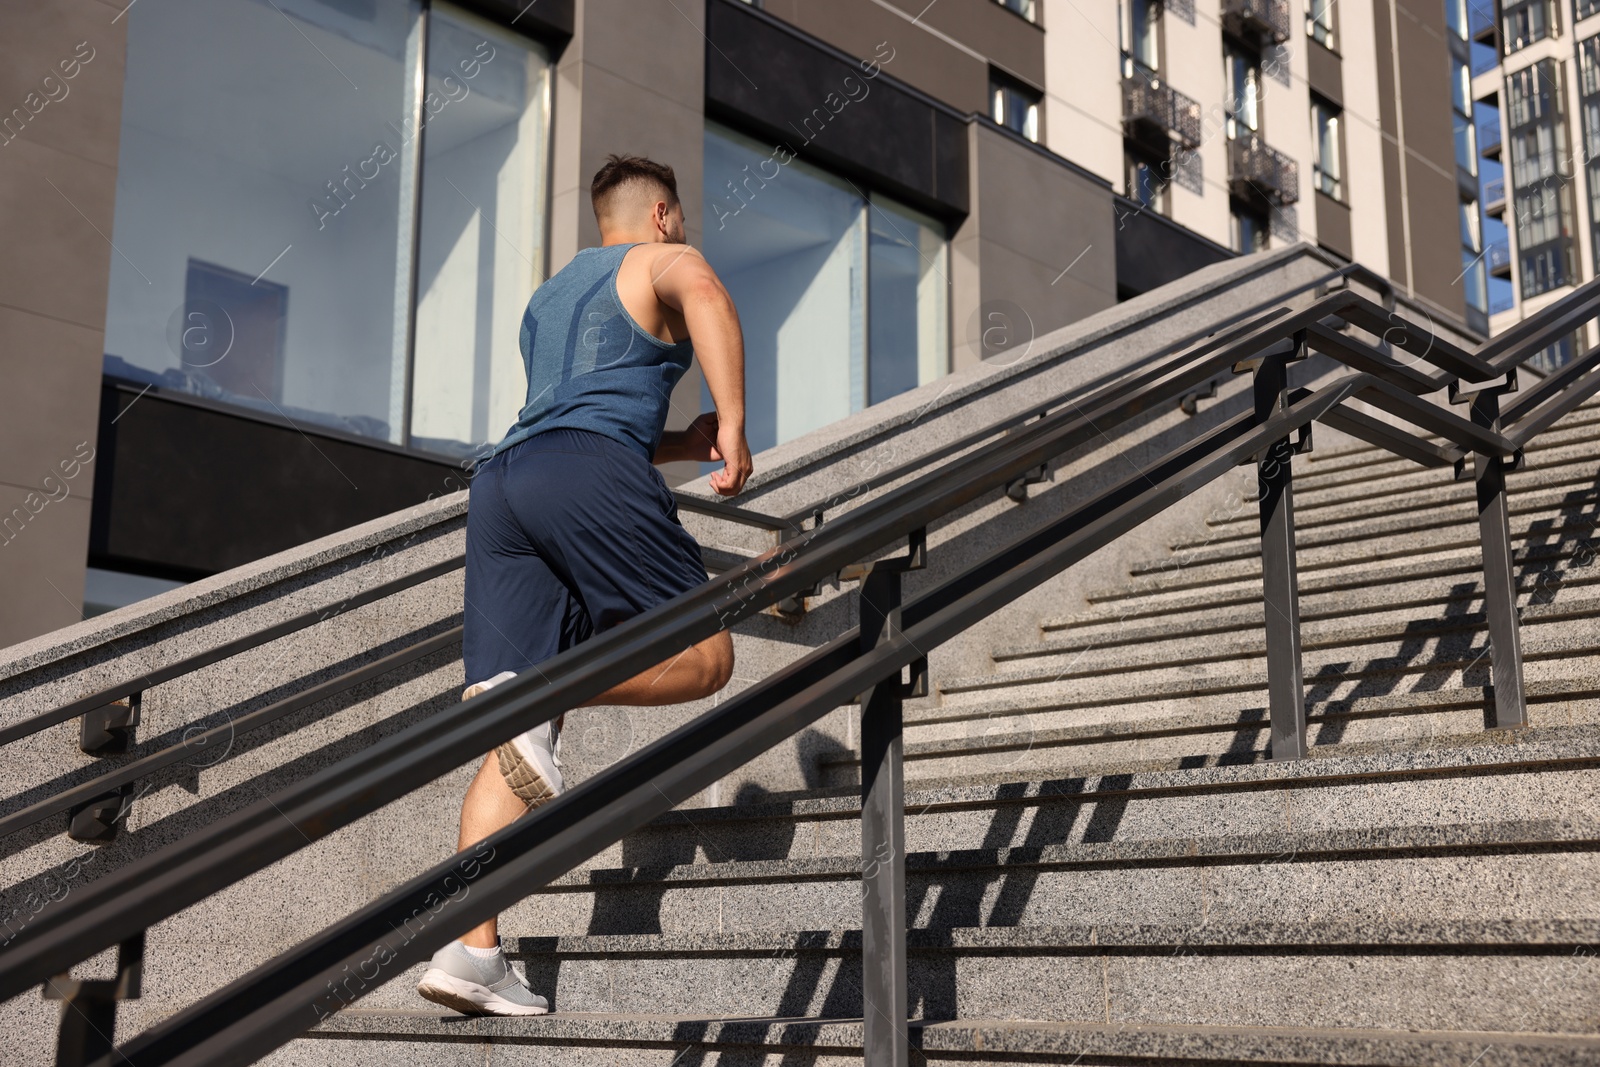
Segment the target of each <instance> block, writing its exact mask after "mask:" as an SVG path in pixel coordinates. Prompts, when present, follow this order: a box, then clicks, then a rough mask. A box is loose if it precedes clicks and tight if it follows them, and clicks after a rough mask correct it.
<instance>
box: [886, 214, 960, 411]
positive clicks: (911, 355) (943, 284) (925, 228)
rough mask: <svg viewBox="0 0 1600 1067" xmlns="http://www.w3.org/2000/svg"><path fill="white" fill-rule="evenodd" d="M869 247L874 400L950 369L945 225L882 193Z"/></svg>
mask: <svg viewBox="0 0 1600 1067" xmlns="http://www.w3.org/2000/svg"><path fill="white" fill-rule="evenodd" d="M869 217H870V220H871V221H870V232H871V248H870V249H869V250H868V257H867V263H868V268H869V269H868V275H867V300H868V316H867V317H868V321H869V322H870V323H871V324H872V330H871V336H870V339H869V344H868V347H867V366H868V370H869V380H868V382H867V403H869V404H876V403H878V402H879V401H880V400H887V399H888V398H889V397H891V396H896V395H898V394H900V393H903V392H905V391H906V390H908V389H915V388H916V387H917V386H919V385H925V384H927V383H928V382H931V381H933V380H934V379H935V378H938V377H942V376H943V375H945V374H947V373H949V370H950V336H949V334H950V330H949V318H950V313H949V309H948V307H947V300H946V297H947V294H948V292H949V288H950V268H949V265H948V263H947V262H946V258H947V257H946V245H947V242H946V241H945V228H944V226H943V225H942V224H941V223H939V222H938V221H937V220H935V219H931V218H929V217H928V216H926V215H923V214H921V213H919V212H916V211H912V210H911V209H910V208H908V207H904V206H902V205H899V204H896V203H894V202H893V201H891V200H890V199H889V198H887V197H883V196H878V195H874V196H873V197H872V201H871V205H870V209H869Z"/></svg>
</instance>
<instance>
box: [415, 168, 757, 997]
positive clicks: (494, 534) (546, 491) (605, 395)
mask: <svg viewBox="0 0 1600 1067" xmlns="http://www.w3.org/2000/svg"><path fill="white" fill-rule="evenodd" d="M589 195H590V198H591V200H592V201H593V204H594V213H595V218H596V220H597V221H598V222H599V224H600V242H601V243H600V247H599V248H585V249H583V250H582V251H581V252H579V253H578V254H577V256H576V257H575V258H574V259H573V260H572V262H571V263H568V264H567V265H566V266H565V267H563V268H562V269H561V270H560V271H559V272H557V273H556V274H555V276H554V277H552V278H550V279H549V280H548V281H546V282H545V283H544V284H543V285H541V286H540V287H539V289H538V291H537V292H535V293H534V294H533V299H531V300H529V301H528V307H527V310H526V311H524V312H523V315H522V337H521V340H522V361H523V364H524V366H525V367H526V369H527V372H528V400H527V404H526V405H525V406H524V407H523V409H522V413H521V414H520V415H519V416H518V418H517V422H516V425H515V426H513V427H512V428H511V430H510V432H508V433H507V434H506V436H505V439H504V440H502V441H501V442H500V443H499V444H498V445H496V446H495V449H494V451H493V452H492V453H491V454H490V456H489V458H488V459H487V460H485V461H484V462H483V463H481V464H480V465H479V466H478V470H477V473H476V474H475V475H474V477H473V479H472V489H471V492H470V497H469V506H468V509H467V568H466V570H467V574H466V611H465V619H464V626H465V629H466V633H465V636H464V639H463V655H464V658H465V660H466V673H467V681H468V682H469V683H470V684H469V685H468V687H467V689H466V691H465V692H464V693H462V699H463V700H469V699H471V698H472V697H475V696H477V695H478V694H479V693H482V692H484V691H485V690H487V689H489V688H491V687H492V686H495V685H498V684H499V683H501V682H503V681H505V680H507V679H509V678H514V677H516V676H517V674H519V673H520V672H522V671H526V670H530V669H533V668H535V667H536V666H537V665H538V663H539V662H540V661H541V660H544V659H547V658H549V657H550V656H554V655H555V654H556V653H558V652H562V651H565V650H566V649H568V648H571V647H572V646H573V645H574V644H577V643H578V642H580V641H584V640H586V639H588V638H589V637H591V636H593V635H594V634H596V633H598V632H600V631H602V630H605V629H608V628H609V627H612V626H615V625H616V624H617V623H619V622H622V621H623V620H625V619H628V618H631V617H632V616H634V615H637V614H639V613H640V612H643V611H646V610H648V609H649V608H652V607H654V606H655V605H657V604H659V603H661V602H662V601H665V600H670V599H672V598H673V597H675V596H677V595H679V594H680V593H683V592H686V591H688V590H690V589H693V588H695V587H697V586H699V585H701V584H703V583H704V582H705V581H706V571H705V567H704V565H703V564H702V562H701V558H700V546H699V545H698V544H696V543H695V540H694V538H693V537H692V536H690V535H689V533H688V531H686V530H685V529H684V528H683V526H682V524H681V523H680V522H679V521H678V509H677V506H676V503H675V501H674V498H673V495H672V491H671V490H670V489H669V488H668V487H667V483H666V482H665V480H663V478H662V477H661V474H660V472H659V471H657V470H656V469H655V467H654V466H652V464H655V463H667V462H671V461H673V460H705V461H716V460H721V461H722V463H723V467H722V469H721V470H719V471H716V472H715V473H713V474H712V475H711V486H712V488H713V489H715V490H716V491H717V492H718V493H720V494H722V495H723V496H732V495H734V494H735V493H737V492H739V490H740V489H741V488H742V487H743V486H744V483H745V479H746V478H748V477H749V476H750V470H751V465H750V449H749V446H748V445H747V444H746V443H745V437H744V341H743V339H742V337H741V335H740V332H739V318H738V315H737V314H736V313H735V311H734V308H733V301H732V300H731V299H730V298H729V296H728V292H727V290H726V289H724V288H723V286H722V283H721V282H720V281H719V280H718V279H717V275H716V273H715V272H714V271H713V270H712V269H711V267H710V265H709V264H707V263H706V261H705V258H704V257H703V256H701V254H700V253H699V252H697V251H695V250H694V249H693V248H691V247H689V246H688V245H687V244H685V243H684V234H683V206H682V205H681V204H680V203H679V202H678V186H677V179H676V178H675V176H674V175H673V172H672V168H671V167H668V166H664V165H662V164H660V163H655V162H652V161H651V160H648V159H642V158H639V157H637V156H616V155H613V156H611V157H609V159H608V161H607V162H606V165H605V166H603V167H601V168H600V171H599V173H598V174H596V175H595V176H594V181H593V183H592V184H591V185H590V187H589ZM691 338H693V343H692V345H691V341H690V339H691ZM694 356H698V357H699V360H700V367H701V370H702V371H703V372H704V374H705V378H706V384H707V385H708V386H709V387H710V389H711V399H712V402H713V404H714V405H715V407H716V411H715V412H708V413H706V414H703V415H701V416H699V417H698V418H696V419H695V420H694V421H693V422H692V423H691V424H690V425H689V428H688V429H686V430H682V431H678V432H673V433H668V432H665V430H664V427H665V425H666V420H667V404H668V397H669V396H670V395H671V393H672V387H673V386H674V385H676V384H677V382H678V380H679V379H680V378H681V377H682V376H683V374H684V372H685V371H687V370H688V369H689V363H690V360H691V358H693V357H694ZM732 674H733V639H732V637H731V636H730V635H729V634H728V633H727V632H726V631H723V632H721V633H718V634H716V635H715V636H714V637H708V638H706V639H705V640H704V641H701V642H700V643H699V644H697V645H694V646H692V647H690V648H689V649H688V650H686V651H685V652H684V653H683V654H682V655H679V656H677V657H674V658H673V659H671V660H668V661H667V662H665V663H662V664H658V665H657V666H655V667H652V668H650V669H649V670H647V671H644V672H643V673H641V674H639V675H638V676H637V677H634V678H631V679H629V680H628V681H625V682H622V683H620V684H619V685H617V686H615V687H613V688H612V689H609V690H607V691H606V692H604V693H602V694H600V695H599V696H597V697H595V698H594V699H593V700H591V701H588V704H605V705H615V704H624V705H649V706H654V705H661V704H677V703H681V702H683V701H687V700H696V699H699V698H700V697H704V696H709V695H710V694H712V693H715V692H716V691H717V690H719V689H721V688H722V687H723V686H724V685H726V684H727V683H728V679H729V678H730V677H731V676H732ZM586 706H587V705H586ZM559 731H560V720H556V721H553V722H549V723H545V724H543V725H541V726H537V727H535V728H533V729H532V730H529V731H528V732H527V733H524V734H522V735H521V736H519V737H516V738H514V739H512V740H511V741H508V742H506V743H505V744H503V745H501V746H500V747H499V748H498V749H496V750H495V751H494V752H493V753H491V754H490V755H489V757H488V758H487V759H486V760H484V763H483V766H482V767H481V768H479V770H478V774H477V777H476V778H474V779H473V781H472V784H471V785H470V786H469V787H468V789H467V795H466V798H465V800H463V801H462V804H461V835H460V838H459V842H458V847H459V848H461V849H466V848H470V847H471V846H473V845H475V844H476V843H477V842H479V841H481V840H482V839H483V838H485V837H487V836H489V835H490V834H492V833H494V832H495V831H496V830H499V829H501V828H502V827H505V826H507V825H509V824H510V823H511V822H512V821H513V820H514V819H516V818H518V817H519V816H521V815H523V814H524V813H525V812H527V811H528V810H529V809H531V808H534V807H538V806H539V805H540V804H543V803H545V802H547V801H549V800H551V799H553V798H554V797H555V796H557V795H558V794H559V793H560V792H561V790H562V782H561V770H560V764H559V762H558V761H557V759H556V751H557V749H558V744H559ZM417 992H418V993H420V994H422V996H424V997H426V998H427V999H428V1000H431V1001H434V1002H435V1003H438V1004H443V1005H445V1006H447V1007H450V1008H454V1009H456V1010H457V1011H461V1012H466V1013H468V1014H489V1015H542V1014H544V1013H545V1012H546V1011H548V1010H549V1004H548V1003H547V1002H546V1001H545V999H544V998H543V997H541V996H538V995H536V994H535V993H534V992H533V991H532V990H531V989H529V988H528V986H527V982H526V980H525V979H524V978H523V976H522V975H521V974H520V973H519V972H517V971H516V970H515V969H513V968H512V966H511V964H510V963H509V962H508V961H507V960H506V957H505V954H504V953H503V952H502V951H501V949H500V941H499V936H498V930H497V927H496V921H495V920H494V919H490V920H489V921H488V922H485V923H484V924H483V925H481V926H478V927H476V928H474V929H472V930H469V931H468V932H467V933H466V934H465V935H463V936H462V937H461V939H460V940H457V941H452V942H451V943H450V944H448V945H446V946H445V947H444V948H442V949H440V950H439V951H438V952H437V953H435V954H434V957H433V960H432V962H431V964H430V966H429V968H428V971H427V973H426V974H425V975H423V978H422V982H421V983H420V984H419V985H418V986H417Z"/></svg>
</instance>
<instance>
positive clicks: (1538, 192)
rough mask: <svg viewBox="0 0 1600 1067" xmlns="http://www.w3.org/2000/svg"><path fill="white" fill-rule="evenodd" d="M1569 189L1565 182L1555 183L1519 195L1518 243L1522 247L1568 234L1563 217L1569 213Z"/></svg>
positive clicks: (1536, 187) (1543, 242)
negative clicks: (1561, 183)
mask: <svg viewBox="0 0 1600 1067" xmlns="http://www.w3.org/2000/svg"><path fill="white" fill-rule="evenodd" d="M1566 191H1567V187H1566V186H1564V185H1562V186H1559V187H1558V186H1556V185H1553V184H1551V185H1539V186H1535V187H1534V188H1532V189H1529V190H1527V191H1526V192H1519V193H1518V194H1517V198H1516V213H1517V215H1516V217H1517V245H1518V246H1519V247H1520V248H1523V249H1530V248H1533V247H1535V246H1537V245H1542V244H1547V243H1549V242H1551V241H1556V240H1559V239H1560V238H1562V237H1564V236H1566V233H1565V226H1564V225H1563V216H1565V215H1566V214H1568V208H1567V205H1566V204H1565V203H1563V201H1564V200H1565V199H1566V195H1565V194H1566Z"/></svg>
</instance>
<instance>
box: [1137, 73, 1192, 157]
mask: <svg viewBox="0 0 1600 1067" xmlns="http://www.w3.org/2000/svg"><path fill="white" fill-rule="evenodd" d="M1122 121H1123V125H1124V127H1125V128H1126V129H1127V132H1128V135H1129V136H1130V137H1135V138H1137V139H1140V140H1153V141H1156V142H1157V143H1160V142H1164V141H1166V140H1168V139H1169V138H1170V139H1171V140H1174V141H1177V142H1178V143H1179V144H1180V145H1182V146H1183V147H1185V148H1198V147H1200V137H1201V129H1200V105H1199V104H1198V103H1196V102H1195V101H1193V100H1191V99H1189V98H1188V97H1187V96H1184V95H1183V94H1182V93H1180V92H1178V91H1177V90H1176V89H1174V88H1172V86H1170V85H1168V84H1166V83H1165V82H1163V81H1162V80H1161V79H1160V78H1152V77H1150V76H1149V75H1146V74H1142V73H1139V74H1134V75H1132V76H1130V77H1127V78H1123V79H1122Z"/></svg>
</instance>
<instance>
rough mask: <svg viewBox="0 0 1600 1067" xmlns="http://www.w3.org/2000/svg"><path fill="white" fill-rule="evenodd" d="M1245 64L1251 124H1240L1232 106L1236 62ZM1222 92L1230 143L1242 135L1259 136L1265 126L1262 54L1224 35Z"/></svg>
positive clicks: (1237, 113) (1237, 111) (1235, 109)
mask: <svg viewBox="0 0 1600 1067" xmlns="http://www.w3.org/2000/svg"><path fill="white" fill-rule="evenodd" d="M1239 60H1242V61H1243V63H1244V68H1245V81H1246V83H1247V84H1248V85H1249V87H1250V89H1251V94H1250V95H1251V101H1250V103H1251V106H1250V109H1249V111H1250V117H1251V120H1252V121H1250V122H1249V123H1244V122H1242V121H1241V120H1240V118H1239V115H1240V110H1239V108H1237V107H1234V106H1230V102H1233V100H1234V96H1233V68H1234V63H1235V62H1236V61H1239ZM1222 90H1223V93H1224V96H1223V102H1222V110H1223V112H1224V114H1226V116H1227V122H1226V126H1227V134H1228V140H1230V141H1233V140H1237V139H1238V138H1239V136H1240V131H1241V130H1243V131H1245V132H1248V133H1249V134H1253V135H1256V136H1260V134H1261V127H1262V125H1263V122H1264V118H1265V117H1264V116H1263V114H1262V110H1263V109H1262V99H1261V97H1262V93H1261V52H1260V50H1259V49H1254V48H1251V47H1250V46H1249V45H1247V44H1246V43H1244V42H1243V41H1240V40H1238V39H1237V38H1235V37H1233V36H1231V35H1228V34H1224V35H1223V37H1222Z"/></svg>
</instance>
